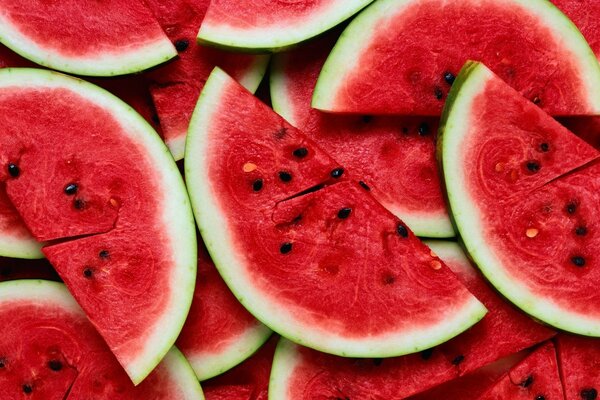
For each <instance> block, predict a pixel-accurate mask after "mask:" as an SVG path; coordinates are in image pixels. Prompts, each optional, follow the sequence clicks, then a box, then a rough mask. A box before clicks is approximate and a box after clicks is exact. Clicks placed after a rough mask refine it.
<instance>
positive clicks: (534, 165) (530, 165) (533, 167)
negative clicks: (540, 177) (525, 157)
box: [527, 161, 540, 172]
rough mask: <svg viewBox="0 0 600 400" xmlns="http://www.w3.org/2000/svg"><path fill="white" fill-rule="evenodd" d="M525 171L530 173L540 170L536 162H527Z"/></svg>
mask: <svg viewBox="0 0 600 400" xmlns="http://www.w3.org/2000/svg"><path fill="white" fill-rule="evenodd" d="M527 169H528V170H529V171H531V172H538V171H539V170H540V163H538V162H537V161H527Z"/></svg>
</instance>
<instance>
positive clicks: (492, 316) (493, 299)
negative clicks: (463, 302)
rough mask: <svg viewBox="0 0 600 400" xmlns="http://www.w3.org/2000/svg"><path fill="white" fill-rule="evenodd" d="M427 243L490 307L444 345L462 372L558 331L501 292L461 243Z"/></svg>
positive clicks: (513, 351) (443, 348)
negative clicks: (477, 267) (465, 251)
mask: <svg viewBox="0 0 600 400" xmlns="http://www.w3.org/2000/svg"><path fill="white" fill-rule="evenodd" d="M427 245H428V246H429V247H430V248H431V249H432V250H433V251H434V252H435V253H436V254H437V255H438V256H439V257H440V258H441V259H442V260H444V262H445V263H446V265H448V267H449V268H450V269H451V270H452V272H454V273H455V274H456V276H457V277H458V279H459V280H460V281H461V282H462V283H463V284H464V285H465V286H466V287H467V289H469V291H470V292H471V293H473V295H475V297H477V299H479V301H481V302H482V303H483V304H484V305H485V307H486V308H487V309H488V313H487V314H486V316H485V317H483V319H482V320H481V321H480V322H479V323H477V324H476V325H475V326H473V327H472V328H470V329H469V330H467V331H466V332H464V333H462V334H461V335H459V336H457V337H455V338H454V339H451V340H450V341H448V342H446V343H444V344H442V345H441V349H442V351H443V352H444V354H446V356H447V357H448V359H449V360H452V361H453V363H455V364H456V365H457V366H458V369H459V374H460V375H465V374H468V373H470V372H472V371H475V370H477V369H478V368H480V367H482V366H485V365H488V364H490V363H492V362H494V361H496V360H498V359H501V358H503V357H506V356H509V355H511V354H514V353H517V352H519V351H521V350H523V349H526V348H528V347H531V346H533V345H536V344H538V343H541V342H543V341H545V340H547V339H549V338H551V337H552V336H554V335H555V334H556V332H554V331H553V330H551V329H549V328H547V327H545V326H543V325H540V324H539V323H537V322H535V321H534V320H533V319H531V317H529V316H528V315H526V314H524V313H523V312H521V311H520V310H518V309H517V308H515V307H514V306H513V305H512V304H510V303H508V302H507V301H506V300H505V299H504V298H503V297H501V296H500V295H498V293H496V291H494V289H493V288H492V287H490V285H489V284H488V283H487V281H486V280H485V279H484V277H483V276H482V275H481V274H480V273H479V272H478V270H477V269H475V267H473V265H471V263H470V262H469V260H468V259H467V257H466V255H465V254H464V253H463V251H462V249H461V248H460V247H459V245H458V244H457V243H453V242H434V241H431V242H427Z"/></svg>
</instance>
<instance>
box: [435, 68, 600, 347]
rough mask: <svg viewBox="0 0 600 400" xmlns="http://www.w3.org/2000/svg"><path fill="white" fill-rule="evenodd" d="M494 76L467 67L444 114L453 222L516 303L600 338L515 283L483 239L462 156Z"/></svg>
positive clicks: (595, 325) (596, 326) (441, 146)
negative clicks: (477, 101) (473, 115)
mask: <svg viewBox="0 0 600 400" xmlns="http://www.w3.org/2000/svg"><path fill="white" fill-rule="evenodd" d="M492 76H493V74H492V72H491V71H490V70H489V69H487V67H485V66H484V65H483V64H481V63H478V62H473V61H470V62H467V63H466V64H465V66H464V67H463V69H462V71H461V72H460V74H459V75H458V76H457V79H456V81H455V82H454V84H453V85H452V89H451V90H450V93H449V95H448V99H447V101H446V106H445V107H444V111H443V114H442V120H441V123H440V131H439V136H438V159H440V160H441V164H442V168H441V169H442V171H443V176H444V181H445V183H446V190H447V197H448V204H449V207H450V213H451V216H452V221H453V223H454V224H455V226H456V229H457V231H458V232H459V234H460V236H461V241H462V245H463V246H464V248H465V250H466V252H467V254H468V255H469V257H470V259H472V260H473V261H474V262H475V264H477V266H478V268H479V269H480V270H481V272H482V273H483V274H484V275H485V277H486V278H487V279H488V280H489V281H490V282H491V283H492V285H494V286H495V287H496V289H497V290H498V291H499V292H500V293H501V294H502V295H504V297H506V298H507V299H508V300H509V301H510V302H512V303H513V304H514V305H516V306H517V307H519V308H520V309H521V310H523V311H524V312H526V313H527V314H529V315H531V316H532V317H534V318H535V319H537V320H539V321H541V322H544V323H546V324H548V325H551V326H554V327H556V328H559V329H562V330H565V331H568V332H572V333H577V334H581V335H586V336H600V320H597V319H596V320H594V319H591V318H586V317H585V316H583V315H580V314H574V313H570V312H569V311H568V310H565V309H564V308H563V307H560V306H558V305H556V304H553V303H552V302H550V301H548V300H547V299H543V298H541V297H540V296H538V295H536V294H535V293H532V292H531V291H530V290H529V289H528V288H527V287H525V285H523V284H522V283H521V282H518V281H516V280H514V279H511V277H510V276H509V275H508V274H507V273H506V271H505V268H504V267H503V266H502V262H501V261H500V259H499V258H498V257H497V256H496V255H495V254H494V252H493V250H492V249H491V247H490V246H489V245H488V244H487V243H486V240H485V238H484V237H483V235H482V232H484V230H483V225H484V224H485V221H482V220H481V218H480V217H479V216H478V213H477V210H478V207H477V201H475V200H473V199H471V198H470V196H469V194H468V192H467V189H466V187H465V185H466V183H465V182H463V178H462V174H461V171H462V169H461V161H462V160H461V159H460V157H459V156H458V154H459V149H460V147H461V145H462V140H463V139H464V136H465V135H466V132H467V131H468V129H467V128H466V127H467V126H468V124H469V110H470V109H471V107H470V105H471V103H472V102H473V101H474V98H475V97H476V96H477V95H478V94H480V93H481V92H482V90H483V88H484V84H485V82H486V81H487V80H488V79H490V78H491V77H492Z"/></svg>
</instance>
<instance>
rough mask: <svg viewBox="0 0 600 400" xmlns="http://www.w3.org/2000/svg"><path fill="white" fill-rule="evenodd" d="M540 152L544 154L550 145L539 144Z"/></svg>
mask: <svg viewBox="0 0 600 400" xmlns="http://www.w3.org/2000/svg"><path fill="white" fill-rule="evenodd" d="M540 150H542V151H543V152H544V153H546V152H547V151H548V150H550V145H549V144H548V143H542V144H540Z"/></svg>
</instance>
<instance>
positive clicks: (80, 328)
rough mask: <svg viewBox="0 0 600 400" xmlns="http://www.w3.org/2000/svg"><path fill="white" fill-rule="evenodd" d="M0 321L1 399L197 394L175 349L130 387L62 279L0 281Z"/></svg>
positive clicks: (65, 399) (183, 396)
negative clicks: (141, 380)
mask: <svg viewBox="0 0 600 400" xmlns="http://www.w3.org/2000/svg"><path fill="white" fill-rule="evenodd" d="M0 321H1V322H0V325H2V335H1V336H0V391H1V394H2V398H3V399H29V398H32V399H44V400H54V399H56V400H69V399H89V398H98V399H100V398H102V399H117V400H126V399H132V400H133V399H157V400H158V399H182V400H183V399H189V400H192V399H194V400H198V399H202V398H203V396H202V390H201V388H200V385H199V384H198V381H197V380H196V379H195V376H194V373H193V371H192V369H191V367H190V366H189V364H188V363H187V361H186V360H185V358H184V357H183V356H182V355H181V353H179V351H177V349H175V348H173V349H171V351H169V352H168V353H167V355H166V356H165V359H164V361H163V362H162V363H161V364H159V365H158V367H157V368H156V369H155V370H154V371H153V372H152V374H151V375H150V376H148V378H147V379H146V380H145V381H144V382H143V383H141V384H140V385H139V386H137V387H136V386H134V385H133V384H132V383H131V381H130V380H129V378H128V376H127V374H125V372H124V371H123V369H122V368H121V366H120V365H119V363H118V362H117V360H116V359H115V358H114V356H113V355H112V354H111V353H110V351H109V350H108V348H107V347H106V344H105V343H104V341H103V340H102V338H101V337H100V336H99V335H98V334H97V333H96V331H95V330H94V327H93V326H92V325H91V324H90V323H89V321H88V320H87V319H86V317H85V314H84V313H83V311H82V310H81V309H80V308H79V306H78V305H77V303H76V302H75V301H74V300H73V298H72V297H71V296H70V295H69V293H68V291H67V290H66V288H65V287H64V285H62V284H59V283H54V282H49V281H41V280H29V281H27V280H24V281H11V282H4V283H1V284H0ZM25 332H26V334H24V333H25Z"/></svg>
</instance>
